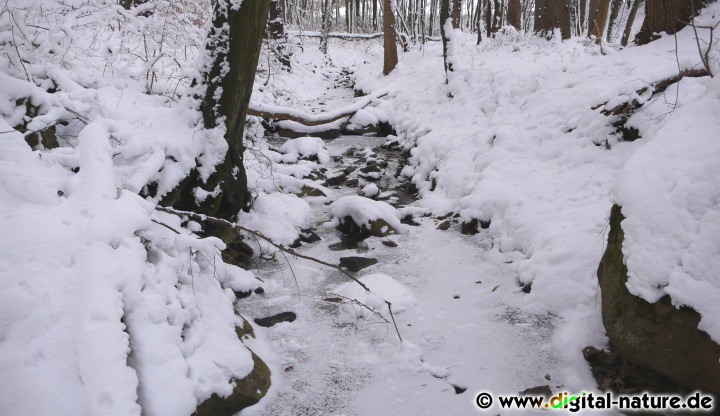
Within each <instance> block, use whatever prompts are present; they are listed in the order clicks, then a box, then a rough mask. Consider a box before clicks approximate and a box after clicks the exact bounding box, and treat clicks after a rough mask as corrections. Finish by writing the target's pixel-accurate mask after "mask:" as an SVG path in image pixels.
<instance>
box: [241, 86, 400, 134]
mask: <svg viewBox="0 0 720 416" xmlns="http://www.w3.org/2000/svg"><path fill="white" fill-rule="evenodd" d="M387 93H388V92H387V90H384V89H383V90H380V91H377V92H374V93H372V94H370V95H367V96H365V97H362V98H361V99H360V100H358V101H357V102H355V103H353V104H351V105H349V106H347V107H343V108H341V109H338V110H335V111H328V112H325V113H320V114H311V113H306V112H304V111H301V110H298V109H295V108H291V107H283V106H276V105H270V104H263V103H257V104H253V103H250V106H249V107H248V112H247V114H248V115H249V116H258V117H262V118H272V119H276V120H291V121H295V122H297V123H300V124H303V125H305V126H318V125H320V124H327V123H331V122H333V121H335V120H339V119H341V118H343V117H347V116H350V115H353V114H355V113H357V112H358V110H360V109H363V108H365V107H366V106H367V105H368V104H370V103H371V102H373V100H376V99H378V98H380V97H382V96H385V95H387Z"/></svg>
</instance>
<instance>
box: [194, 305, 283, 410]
mask: <svg viewBox="0 0 720 416" xmlns="http://www.w3.org/2000/svg"><path fill="white" fill-rule="evenodd" d="M240 318H242V321H243V326H242V327H240V326H238V327H235V333H236V334H237V337H238V338H240V339H241V340H243V339H247V338H255V332H254V331H253V328H252V325H250V323H249V322H248V321H247V320H246V319H245V318H243V317H242V316H241V317H240ZM250 353H251V354H252V360H253V369H252V371H251V372H250V374H248V375H247V376H246V377H245V378H243V379H242V380H233V381H234V382H235V388H234V389H233V391H232V393H230V395H229V396H228V397H220V396H218V395H217V394H213V395H212V396H210V398H209V399H207V400H205V401H204V402H202V403H201V404H200V405H199V406H198V407H197V409H195V413H193V416H232V415H234V414H236V413H238V412H239V411H241V410H242V409H245V408H246V407H250V406H252V405H254V404H256V403H258V402H259V401H260V399H262V398H263V397H265V394H267V391H268V389H269V388H270V369H269V368H268V366H267V364H265V362H264V361H263V360H261V359H260V357H258V356H257V355H256V354H255V353H254V352H252V351H250Z"/></svg>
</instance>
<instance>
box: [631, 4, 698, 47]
mask: <svg viewBox="0 0 720 416" xmlns="http://www.w3.org/2000/svg"><path fill="white" fill-rule="evenodd" d="M704 4H706V1H702V0H649V1H646V2H645V20H644V21H643V24H642V27H641V28H640V32H638V34H637V36H635V43H637V44H638V45H644V44H646V43H649V42H652V41H653V40H655V39H657V38H659V37H660V36H659V35H657V34H656V33H659V32H665V33H667V34H669V35H672V34H673V33H677V32H678V31H679V30H680V29H682V28H684V27H685V26H687V24H688V22H690V20H691V19H692V18H693V17H694V16H696V15H697V14H698V12H700V9H702V8H703V5H704Z"/></svg>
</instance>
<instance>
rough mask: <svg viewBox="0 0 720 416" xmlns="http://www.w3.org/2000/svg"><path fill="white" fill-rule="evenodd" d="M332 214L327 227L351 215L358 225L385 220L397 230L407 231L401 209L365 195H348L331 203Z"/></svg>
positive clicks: (334, 225)
mask: <svg viewBox="0 0 720 416" xmlns="http://www.w3.org/2000/svg"><path fill="white" fill-rule="evenodd" d="M330 215H332V219H331V220H330V221H328V222H326V223H325V226H326V227H337V226H338V225H339V224H340V223H342V221H343V219H344V218H346V217H350V218H352V220H353V221H354V222H355V224H358V225H369V224H371V223H372V222H373V221H375V220H383V221H385V222H386V223H387V224H388V225H389V226H390V227H391V228H392V229H393V230H395V231H396V232H400V233H402V232H403V231H405V226H404V225H403V224H401V223H400V211H398V210H397V209H395V208H394V207H393V206H392V205H390V204H388V203H385V202H382V201H373V200H372V199H370V198H366V197H363V196H358V195H348V196H344V197H342V198H340V199H338V200H337V201H335V202H333V203H332V205H330ZM368 228H369V227H368Z"/></svg>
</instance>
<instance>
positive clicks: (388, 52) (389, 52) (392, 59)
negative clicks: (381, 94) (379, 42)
mask: <svg viewBox="0 0 720 416" xmlns="http://www.w3.org/2000/svg"><path fill="white" fill-rule="evenodd" d="M393 1H394V0H383V52H384V55H383V74H385V75H387V74H389V73H390V72H392V70H393V69H395V66H396V65H397V62H398V55H397V46H395V14H394V11H393V4H392V3H393Z"/></svg>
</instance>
